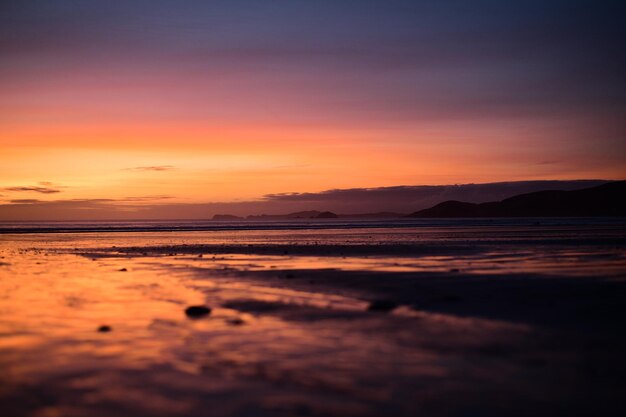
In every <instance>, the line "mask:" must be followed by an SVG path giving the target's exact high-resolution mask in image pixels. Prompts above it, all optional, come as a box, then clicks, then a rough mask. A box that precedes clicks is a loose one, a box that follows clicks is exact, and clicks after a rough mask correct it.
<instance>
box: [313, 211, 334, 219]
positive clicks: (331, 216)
mask: <svg viewBox="0 0 626 417" xmlns="http://www.w3.org/2000/svg"><path fill="white" fill-rule="evenodd" d="M338 217H339V216H337V215H336V214H335V213H333V212H332V211H323V212H321V213H320V214H318V215H317V216H315V218H316V219H336V218H338Z"/></svg>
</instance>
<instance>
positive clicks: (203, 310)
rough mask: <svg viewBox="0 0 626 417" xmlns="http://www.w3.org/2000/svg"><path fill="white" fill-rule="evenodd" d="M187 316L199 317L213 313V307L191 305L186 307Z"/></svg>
mask: <svg viewBox="0 0 626 417" xmlns="http://www.w3.org/2000/svg"><path fill="white" fill-rule="evenodd" d="M185 314H186V315H187V317H189V318H192V319H197V318H200V317H204V316H208V315H209V314H211V309H210V308H209V307H206V306H190V307H187V308H186V309H185Z"/></svg>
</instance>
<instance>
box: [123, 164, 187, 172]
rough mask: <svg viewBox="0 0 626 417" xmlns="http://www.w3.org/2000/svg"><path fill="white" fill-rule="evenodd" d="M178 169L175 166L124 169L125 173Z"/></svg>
mask: <svg viewBox="0 0 626 417" xmlns="http://www.w3.org/2000/svg"><path fill="white" fill-rule="evenodd" d="M173 169H176V167H175V166H173V165H154V166H147V167H134V168H124V171H171V170H173Z"/></svg>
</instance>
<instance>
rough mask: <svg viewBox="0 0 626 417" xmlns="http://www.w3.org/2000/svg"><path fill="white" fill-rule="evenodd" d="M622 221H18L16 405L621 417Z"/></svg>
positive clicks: (122, 411) (7, 268)
mask: <svg viewBox="0 0 626 417" xmlns="http://www.w3.org/2000/svg"><path fill="white" fill-rule="evenodd" d="M623 231H624V227H623V226H622V225H619V224H618V225H616V226H612V227H607V228H604V229H603V228H597V227H590V228H588V229H585V228H569V229H568V228H562V227H561V228H557V229H554V230H548V229H547V228H535V229H528V228H517V229H516V228H514V227H511V228H509V229H506V230H502V229H494V228H491V229H490V228H486V229H485V228H482V229H480V230H478V229H474V230H467V229H464V230H461V229H458V230H444V231H441V230H439V231H430V232H429V231H426V232H424V231H415V230H384V231H381V230H379V231H373V230H367V229H360V230H350V231H315V232H310V231H290V232H289V233H286V232H284V231H280V232H275V233H272V232H267V231H258V232H254V231H246V232H241V233H239V232H238V233H233V232H223V233H221V232H220V233H215V232H214V233H204V234H203V233H198V232H195V233H173V234H168V235H167V236H165V235H159V234H146V233H144V234H141V233H134V234H133V233H129V234H117V235H115V236H112V235H103V234H97V235H96V234H94V235H91V234H81V235H80V236H79V235H75V234H66V235H53V234H48V235H45V236H44V235H21V236H17V235H5V236H1V237H0V245H1V246H0V409H2V410H5V411H6V413H8V414H6V415H11V416H113V415H138V416H162V415H168V416H169V415H182V416H187V415H189V416H192V415H193V416H197V415H212V416H250V415H255V416H257V415H258V416H276V415H280V416H283V415H286V416H292V415H293V416H299V415H304V416H307V415H312V416H383V415H384V416H387V415H393V416H415V415H429V416H509V415H511V416H518V415H519V416H522V415H524V416H526V415H529V414H530V415H546V416H547V415H551V416H553V415H569V416H572V415H621V414H622V412H623V411H624V410H625V409H626V408H625V407H626V404H625V402H626V401H625V400H624V399H623V395H622V392H623V390H624V388H626V387H625V386H624V382H623V381H624V380H625V379H624V376H626V358H625V357H624V354H623V352H624V351H625V348H626V335H625V334H624V332H623V323H624V319H626V305H625V303H624V302H623V300H625V299H626V280H625V278H626V250H625V245H624V233H623ZM192 305H203V306H207V307H210V308H211V312H210V314H208V315H206V316H202V317H198V318H190V317H188V316H187V315H186V314H185V309H186V308H187V307H189V306H192ZM101 326H108V327H109V329H108V330H110V331H99V330H102V329H101ZM105 330H107V329H105Z"/></svg>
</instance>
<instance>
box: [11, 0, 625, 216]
mask: <svg viewBox="0 0 626 417" xmlns="http://www.w3.org/2000/svg"><path fill="white" fill-rule="evenodd" d="M625 9H626V7H625V6H623V5H622V4H621V2H607V1H574V0H568V1H546V0H544V1H534V0H529V1H524V2H505V1H483V0H477V1H473V2H467V1H456V0H455V1H443V0H438V1H392V0H387V1H368V0H358V1H351V0H345V1H340V0H333V1H327V0H319V1H314V2H312V1H299V0H289V1H272V0H264V1H237V0H229V1H219V0H217V1H210V2H208V1H192V0H189V1H173V0H171V1H165V0H151V1H147V0H146V1H140V0H137V1H129V0H126V1H116V0H109V1H78V0H75V1H69V0H54V1H33V0H5V1H2V2H0V206H2V208H1V209H0V219H2V216H3V215H2V213H8V212H11V213H15V212H18V213H19V212H20V211H21V212H24V213H26V212H27V211H28V210H26V209H27V208H32V209H35V208H34V207H32V206H36V205H43V206H42V207H41V208H40V210H39V213H41V212H42V210H44V209H45V210H53V211H54V215H55V216H57V217H59V218H63V217H64V216H65V217H72V216H74V215H75V214H72V213H70V212H69V211H67V206H68V205H74V206H79V207H81V208H82V209H83V212H84V211H85V210H86V211H89V210H91V212H92V213H95V211H94V210H93V209H92V208H90V207H91V205H92V204H102V202H104V201H107V202H112V203H113V206H114V207H113V208H109V210H112V211H114V210H120V207H122V209H121V210H122V211H126V212H129V213H130V212H133V210H134V211H136V210H137V209H136V208H134V207H137V206H150V207H153V206H159V205H168V206H173V205H177V206H182V205H190V206H189V207H191V205H196V206H197V205H199V204H200V205H201V204H215V203H229V204H234V203H241V202H251V201H252V202H254V201H265V202H267V201H268V200H271V199H272V198H273V197H268V196H276V195H279V194H285V193H300V194H306V193H318V194H319V193H324V192H328V190H353V189H375V188H380V187H401V186H418V185H447V184H471V183H494V182H507V183H508V182H514V181H529V180H574V179H624V178H626V168H624V167H626V164H625V162H626V122H625V120H626V118H625V117H624V115H625V114H626V112H625V110H626V80H625V77H624V74H625V73H626V58H625V53H624V52H623V45H622V40H623V39H625V38H626V26H625V25H623V15H624V14H623V13H624V11H626V10H625ZM522 188H523V187H522ZM97 202H100V203H97ZM107 204H108V203H107ZM107 206H108V205H107ZM124 206H126V207H124ZM391 206H393V204H390V207H391ZM276 207H278V206H276ZM281 207H283V206H281ZM394 207H395V206H394ZM144 208H145V207H144ZM383 208H384V207H383ZM268 209H271V207H269V208H268ZM276 209H277V208H276ZM270 211H271V210H270ZM98 213H100V212H99V211H98ZM208 214H211V213H208ZM250 214H252V213H250ZM106 215H107V213H106V210H104V211H103V213H102V214H97V215H96V214H94V216H96V217H99V216H106ZM33 216H37V215H35V214H33ZM168 216H173V217H176V213H175V211H172V213H170V214H168ZM17 217H20V215H19V214H18V215H17ZM27 217H28V216H26V215H24V218H27ZM5 218H6V216H5Z"/></svg>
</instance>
